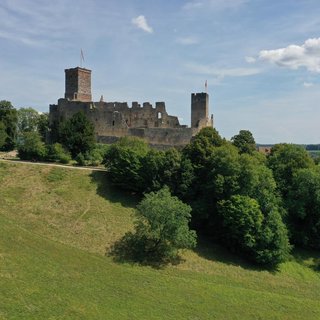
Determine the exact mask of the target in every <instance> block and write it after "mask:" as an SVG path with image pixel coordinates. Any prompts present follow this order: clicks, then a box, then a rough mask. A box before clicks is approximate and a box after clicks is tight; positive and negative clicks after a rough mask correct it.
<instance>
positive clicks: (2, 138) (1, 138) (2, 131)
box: [0, 122, 8, 150]
mask: <svg viewBox="0 0 320 320" xmlns="http://www.w3.org/2000/svg"><path fill="white" fill-rule="evenodd" d="M7 137H8V135H7V132H6V127H5V125H4V123H3V122H0V150H1V148H2V147H3V146H4V145H5V143H6V139H7Z"/></svg>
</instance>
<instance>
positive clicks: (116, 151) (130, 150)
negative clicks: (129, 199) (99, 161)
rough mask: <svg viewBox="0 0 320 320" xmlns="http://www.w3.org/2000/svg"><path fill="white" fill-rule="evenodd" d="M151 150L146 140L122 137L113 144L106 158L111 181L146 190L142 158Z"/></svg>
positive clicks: (123, 185)
mask: <svg viewBox="0 0 320 320" xmlns="http://www.w3.org/2000/svg"><path fill="white" fill-rule="evenodd" d="M149 150H150V148H149V146H148V144H147V143H146V142H145V141H144V140H142V139H138V138H134V137H124V138H121V139H120V140H119V141H118V142H116V143H114V144H113V145H111V146H110V148H109V149H108V151H107V153H106V155H105V159H104V163H105V166H106V168H107V169H108V174H109V177H110V179H111V181H112V182H113V183H114V184H115V185H118V186H120V187H122V188H124V189H129V190H133V191H144V190H145V189H144V188H145V186H144V184H143V179H142V177H141V174H140V173H141V168H142V159H143V158H144V157H145V156H146V155H147V153H148V151H149Z"/></svg>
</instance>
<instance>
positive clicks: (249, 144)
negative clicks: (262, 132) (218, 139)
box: [231, 130, 256, 153]
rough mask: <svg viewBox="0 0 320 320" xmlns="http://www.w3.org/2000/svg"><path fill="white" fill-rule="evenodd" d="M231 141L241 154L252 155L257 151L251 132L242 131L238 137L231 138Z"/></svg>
mask: <svg viewBox="0 0 320 320" xmlns="http://www.w3.org/2000/svg"><path fill="white" fill-rule="evenodd" d="M231 141H232V143H233V145H234V146H236V147H237V148H238V149H239V151H240V153H252V152H253V151H255V150H256V142H255V140H254V138H253V135H252V133H251V132H250V131H249V130H240V131H239V133H238V134H237V135H235V136H233V137H232V138H231Z"/></svg>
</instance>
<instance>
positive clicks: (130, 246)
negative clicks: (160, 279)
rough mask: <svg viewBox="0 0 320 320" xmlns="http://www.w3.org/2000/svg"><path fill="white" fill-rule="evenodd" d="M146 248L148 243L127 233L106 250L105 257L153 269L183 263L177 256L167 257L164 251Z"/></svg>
mask: <svg viewBox="0 0 320 320" xmlns="http://www.w3.org/2000/svg"><path fill="white" fill-rule="evenodd" d="M147 247H148V241H147V240H146V239H144V238H141V237H138V236H137V235H136V234H133V233H132V232H128V233H126V234H125V235H124V236H123V237H122V238H121V239H119V240H118V241H116V242H115V243H114V244H113V246H112V247H111V248H107V250H106V255H107V256H109V257H112V259H113V261H114V262H117V263H129V264H139V265H143V266H151V267H153V268H155V269H161V268H164V267H165V266H167V265H168V264H171V265H177V264H179V263H181V262H183V259H182V258H181V257H180V256H179V255H177V254H171V255H167V254H163V252H165V251H162V250H150V248H149V249H147Z"/></svg>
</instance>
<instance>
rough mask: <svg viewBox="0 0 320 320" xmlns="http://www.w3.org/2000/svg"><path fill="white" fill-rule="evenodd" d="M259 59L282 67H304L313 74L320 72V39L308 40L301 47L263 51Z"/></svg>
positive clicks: (292, 46)
mask: <svg viewBox="0 0 320 320" xmlns="http://www.w3.org/2000/svg"><path fill="white" fill-rule="evenodd" d="M259 59H261V60H264V61H268V62H271V63H274V64H276V65H278V66H280V67H286V68H290V69H298V68H300V67H304V68H306V69H307V70H309V71H312V72H320V38H314V39H308V40H306V41H305V43H304V44H303V45H301V46H299V45H289V46H287V47H286V48H280V49H275V50H262V51H260V53H259Z"/></svg>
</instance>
